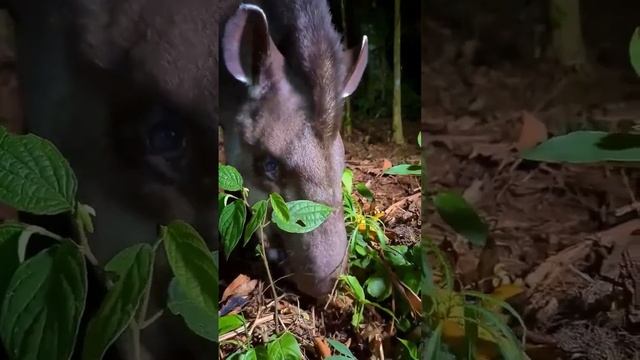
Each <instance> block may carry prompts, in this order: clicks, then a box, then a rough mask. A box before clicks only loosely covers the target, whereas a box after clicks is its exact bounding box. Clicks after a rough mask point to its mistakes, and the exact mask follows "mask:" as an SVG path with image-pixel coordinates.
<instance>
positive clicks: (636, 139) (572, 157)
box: [522, 131, 640, 164]
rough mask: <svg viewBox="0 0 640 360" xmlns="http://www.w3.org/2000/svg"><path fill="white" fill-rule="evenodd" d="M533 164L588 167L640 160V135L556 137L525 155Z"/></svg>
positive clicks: (592, 133)
mask: <svg viewBox="0 0 640 360" xmlns="http://www.w3.org/2000/svg"><path fill="white" fill-rule="evenodd" d="M522 158H524V159H526V160H533V161H546V162H566V163H575V164H586V163H595V162H603V161H630V162H637V161H640V135H638V134H615V133H607V132H603V131H575V132H572V133H569V134H566V135H562V136H556V137H553V138H551V139H549V140H547V141H545V142H543V143H542V144H540V145H538V146H537V147H535V148H533V149H531V150H529V151H526V152H523V153H522Z"/></svg>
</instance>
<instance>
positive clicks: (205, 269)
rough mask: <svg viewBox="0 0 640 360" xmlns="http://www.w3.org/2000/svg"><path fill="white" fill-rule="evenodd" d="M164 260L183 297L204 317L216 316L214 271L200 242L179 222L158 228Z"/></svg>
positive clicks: (211, 260) (209, 258)
mask: <svg viewBox="0 0 640 360" xmlns="http://www.w3.org/2000/svg"><path fill="white" fill-rule="evenodd" d="M161 238H162V241H163V243H164V248H165V251H166V253H167V259H168V260H169V264H170V265H171V269H172V270H173V274H174V275H175V277H176V280H177V282H178V285H180V289H181V290H182V291H184V294H185V297H186V298H187V299H189V300H191V301H193V302H194V303H195V304H197V305H198V306H200V307H202V308H203V309H204V311H206V312H207V313H208V314H212V315H216V314H217V313H218V269H217V268H216V266H215V263H214V260H213V256H212V254H211V250H209V249H208V248H207V245H206V244H205V242H204V240H203V239H202V237H200V235H199V234H198V233H197V232H196V230H195V229H194V228H193V227H191V225H189V224H187V223H185V222H183V221H174V222H172V223H171V224H169V226H162V227H161Z"/></svg>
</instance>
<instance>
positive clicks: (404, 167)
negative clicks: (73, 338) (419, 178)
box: [384, 164, 422, 175]
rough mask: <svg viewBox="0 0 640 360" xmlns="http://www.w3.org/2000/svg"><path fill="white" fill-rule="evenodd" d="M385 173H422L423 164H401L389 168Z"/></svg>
mask: <svg viewBox="0 0 640 360" xmlns="http://www.w3.org/2000/svg"><path fill="white" fill-rule="evenodd" d="M384 173H385V174H388V175H421V174H422V165H412V164H400V165H396V166H392V167H390V168H388V169H387V170H386V171H385V172H384Z"/></svg>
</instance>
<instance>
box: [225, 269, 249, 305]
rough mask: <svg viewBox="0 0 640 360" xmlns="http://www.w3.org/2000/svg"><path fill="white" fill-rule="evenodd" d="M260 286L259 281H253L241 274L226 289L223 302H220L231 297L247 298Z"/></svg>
mask: <svg viewBox="0 0 640 360" xmlns="http://www.w3.org/2000/svg"><path fill="white" fill-rule="evenodd" d="M257 284H258V281H257V280H251V279H250V278H249V277H248V276H246V275H243V274H240V275H238V277H236V278H235V279H234V280H233V281H232V282H231V284H229V286H227V288H226V289H224V293H222V300H220V302H224V301H225V300H227V298H229V297H230V296H233V295H237V296H246V295H249V293H251V292H252V291H253V289H255V288H256V285H257Z"/></svg>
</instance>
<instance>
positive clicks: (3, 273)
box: [0, 223, 25, 303]
mask: <svg viewBox="0 0 640 360" xmlns="http://www.w3.org/2000/svg"><path fill="white" fill-rule="evenodd" d="M24 229H25V227H24V225H21V224H15V223H11V224H2V225H0V303H2V299H3V298H4V294H5V293H6V291H7V287H8V286H9V282H11V277H12V276H13V274H14V273H15V272H16V270H17V269H18V266H20V261H19V259H18V242H19V239H20V234H22V232H23V231H24Z"/></svg>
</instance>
